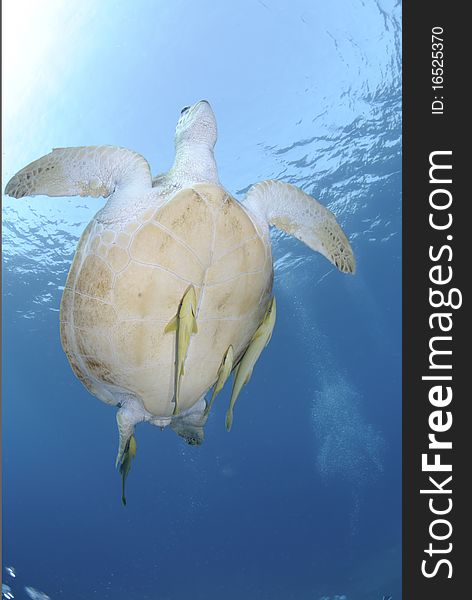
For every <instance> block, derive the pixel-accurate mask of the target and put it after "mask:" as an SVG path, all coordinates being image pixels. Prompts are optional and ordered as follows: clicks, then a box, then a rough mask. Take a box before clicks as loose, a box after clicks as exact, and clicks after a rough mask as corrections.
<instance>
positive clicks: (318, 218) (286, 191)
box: [244, 180, 356, 273]
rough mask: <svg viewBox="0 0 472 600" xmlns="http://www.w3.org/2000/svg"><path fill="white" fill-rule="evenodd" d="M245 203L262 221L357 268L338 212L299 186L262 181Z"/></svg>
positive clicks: (348, 269)
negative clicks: (339, 221)
mask: <svg viewBox="0 0 472 600" xmlns="http://www.w3.org/2000/svg"><path fill="white" fill-rule="evenodd" d="M244 206H245V207H246V208H248V209H249V210H250V211H252V212H253V213H254V214H255V215H256V216H259V217H260V218H261V220H262V221H265V222H267V223H268V224H269V225H273V226H274V227H277V229H281V230H282V231H285V233H288V234H290V235H293V236H295V237H296V238H298V239H299V240H300V241H302V242H303V243H304V244H306V245H307V246H308V247H309V248H311V249H312V250H315V251H316V252H320V254H323V256H325V257H326V258H327V259H328V260H329V261H330V262H331V263H333V265H335V266H336V267H337V268H338V269H339V270H340V271H342V272H343V273H354V272H355V270H356V261H355V258H354V254H353V252H352V248H351V246H350V244H349V240H348V239H347V237H346V235H345V234H344V231H343V230H342V229H341V226H340V225H339V223H338V222H337V221H336V217H335V216H334V214H333V213H332V212H331V211H330V210H329V209H328V208H326V207H325V206H323V205H322V204H320V203H319V202H318V201H317V200H315V199H314V198H312V197H311V196H309V195H308V194H305V192H303V191H302V190H300V189H299V188H297V187H296V186H294V185H291V184H289V183H283V182H282V181H275V180H267V181H261V182H260V183H256V184H255V185H253V186H252V188H251V189H250V190H249V192H248V193H247V196H246V199H245V201H244Z"/></svg>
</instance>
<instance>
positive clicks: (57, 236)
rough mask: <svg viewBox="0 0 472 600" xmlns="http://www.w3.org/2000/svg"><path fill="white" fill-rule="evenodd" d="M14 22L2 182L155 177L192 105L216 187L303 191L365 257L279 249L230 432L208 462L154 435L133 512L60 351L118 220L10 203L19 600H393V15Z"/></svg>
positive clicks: (394, 6)
mask: <svg viewBox="0 0 472 600" xmlns="http://www.w3.org/2000/svg"><path fill="white" fill-rule="evenodd" d="M4 21H5V23H6V25H5V39H4V81H3V83H4V86H3V87H4V119H3V127H4V140H3V142H4V149H3V158H4V166H3V181H4V184H5V183H6V181H8V179H9V178H10V177H11V176H12V175H13V174H14V173H15V172H16V171H17V170H18V169H20V168H22V167H23V166H25V165H26V164H27V163H29V162H30V161H32V160H34V159H35V158H38V157H39V156H42V155H43V154H46V153H48V152H49V151H50V150H51V148H53V147H61V146H79V145H93V144H102V143H105V144H115V145H120V146H125V147H128V148H131V149H133V150H136V151H137V152H139V153H141V154H143V155H144V156H145V157H146V158H147V159H148V160H149V162H150V164H151V166H152V169H153V173H154V174H157V173H159V172H164V171H166V170H167V169H168V168H169V166H170V165H171V163H172V158H173V132H174V128H175V123H176V120H177V118H178V115H179V112H180V109H181V108H182V107H183V106H185V105H189V104H191V103H193V102H195V101H197V100H199V99H200V98H207V99H208V100H210V102H211V104H212V106H213V109H214V111H215V114H216V117H217V120H218V127H219V141H218V143H217V146H216V158H217V161H218V165H219V174H220V179H221V181H222V183H223V185H224V186H225V187H226V188H227V189H228V190H229V191H231V192H232V193H233V194H234V195H235V197H237V198H238V199H242V198H243V196H244V193H245V191H246V190H247V189H248V187H249V186H250V185H251V184H252V183H254V182H257V181H259V180H261V179H266V178H279V179H282V180H284V181H287V182H291V183H294V184H296V185H298V186H300V187H302V188H303V189H304V190H305V191H306V192H307V193H310V194H312V195H313V196H314V197H316V198H317V199H319V200H320V201H321V202H322V203H324V204H326V205H327V206H329V208H330V209H331V210H333V211H334V212H335V213H336V215H337V217H338V219H339V221H340V223H341V224H342V226H343V228H344V229H345V231H346V233H347V234H348V236H349V237H350V240H351V242H352V246H353V249H354V252H355V254H356V258H357V273H356V275H355V276H354V277H352V276H348V275H343V274H342V273H339V272H338V271H336V270H335V269H334V268H333V267H332V266H331V265H330V264H329V263H328V262H327V261H326V260H325V259H324V258H323V257H321V256H320V255H317V254H316V255H315V254H313V253H312V252H310V251H309V250H308V249H307V248H306V247H305V246H303V245H302V244H301V243H300V242H298V241H297V240H295V239H293V238H290V237H288V236H286V235H284V234H281V233H279V232H276V231H274V232H273V235H272V240H273V255H274V263H275V284H274V292H275V295H276V297H277V313H278V320H277V324H276V329H275V331H274V335H273V338H272V341H271V343H270V345H269V346H268V348H267V349H266V350H265V351H264V353H263V354H262V356H261V359H260V361H259V362H258V364H257V366H256V369H255V371H254V374H253V377H252V379H251V381H250V383H249V384H248V385H247V386H246V387H245V388H244V390H243V392H242V394H241V397H240V399H239V400H238V404H237V407H236V412H235V422H234V425H233V429H232V431H231V433H229V434H228V433H227V432H226V430H225V427H224V415H225V411H226V407H227V403H228V400H229V390H228V389H225V390H224V391H223V392H222V393H221V395H220V396H219V397H218V398H217V401H216V403H215V406H214V409H213V410H212V413H211V415H210V419H209V422H208V424H207V426H206V440H205V443H204V444H203V445H202V446H201V447H191V446H187V445H186V444H185V443H184V441H183V440H181V439H180V438H178V437H177V436H176V435H175V433H174V432H172V431H170V430H169V431H168V430H165V431H163V432H161V431H159V430H158V429H157V428H155V427H151V426H149V425H141V426H139V427H138V428H137V443H138V454H137V458H136V460H135V462H134V465H133V468H132V471H131V474H130V476H129V479H128V485H127V492H128V493H127V496H128V505H127V507H126V508H124V507H123V506H122V505H121V502H120V497H121V493H120V479H119V476H118V474H117V472H116V471H115V470H114V460H115V453H116V448H117V432H116V424H115V411H114V410H113V409H112V408H111V407H110V406H107V405H105V404H102V403H101V402H99V401H98V400H97V399H95V398H94V397H92V396H91V395H90V394H88V392H87V391H86V390H85V388H83V387H82V385H81V384H80V382H79V381H78V380H77V379H76V378H75V376H74V375H73V373H72V371H71V369H70V367H69V364H68V362H67V359H66V357H65V355H64V354H63V352H62V349H61V346H60V341H59V312H58V311H59V303H60V297H61V293H62V288H63V286H64V283H65V279H66V275H67V271H68V268H69V265H70V262H71V260H72V257H73V253H74V249H75V245H76V243H77V240H78V237H79V235H80V233H81V232H82V230H83V229H84V227H85V225H86V223H87V222H88V221H89V220H90V218H91V217H92V216H93V214H94V213H95V212H96V211H97V210H98V209H99V208H100V207H101V206H102V205H103V200H102V199H91V198H46V197H39V196H38V197H35V198H26V199H22V200H13V199H11V198H7V197H3V406H2V411H3V431H2V434H3V490H4V504H3V509H4V510H3V550H4V567H5V568H4V570H3V581H4V584H5V585H6V586H9V589H10V591H8V588H7V587H5V588H4V592H3V594H4V597H5V598H8V597H13V596H14V598H16V599H25V598H33V599H36V600H38V599H42V600H47V598H50V599H51V600H57V599H60V598H63V599H65V600H90V599H92V598H97V599H99V600H107V599H113V600H124V599H129V600H148V599H149V600H151V599H152V600H154V599H159V600H181V599H183V598H193V599H195V600H213V599H216V598H218V599H221V598H225V599H227V600H236V599H238V600H240V599H241V598H247V599H251V600H269V599H270V600H320V599H323V600H328V599H329V600H334V599H337V600H382V596H383V595H387V596H388V595H390V594H391V595H392V596H393V600H398V599H399V598H400V597H401V586H400V580H401V360H400V359H401V200H400V199H401V174H400V169H401V46H400V44H401V24H400V23H401V8H400V5H399V4H398V3H397V2H395V1H394V0H332V1H330V2H321V0H292V1H291V2H285V1H284V0H241V1H238V2H237V3H236V2H235V3H229V2H220V3H216V2H210V1H209V0H201V1H200V2H189V1H188V2H183V1H173V2H163V1H155V0H154V1H152V0H141V1H139V2H135V3H127V2H112V1H111V0H104V1H102V2H100V3H98V2H94V1H93V0H84V1H81V2H69V3H64V2H60V1H59V0H47V1H45V2H42V3H36V2H29V1H26V0H23V1H19V0H7V1H6V2H5V3H4ZM20 31H21V38H18V35H17V34H18V32H20ZM3 187H4V185H3Z"/></svg>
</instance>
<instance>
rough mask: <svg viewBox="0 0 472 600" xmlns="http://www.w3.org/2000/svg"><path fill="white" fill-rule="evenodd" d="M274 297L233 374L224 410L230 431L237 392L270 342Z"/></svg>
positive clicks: (273, 321)
mask: <svg viewBox="0 0 472 600" xmlns="http://www.w3.org/2000/svg"><path fill="white" fill-rule="evenodd" d="M275 314H276V306H275V297H272V300H271V301H270V303H269V306H268V308H267V311H266V314H265V315H264V318H263V319H262V323H261V324H260V325H259V327H258V328H257V329H256V331H255V333H254V335H253V336H252V338H251V341H250V342H249V346H248V347H247V350H246V352H245V353H244V355H243V357H242V359H241V362H240V363H239V365H238V366H237V367H236V370H235V375H234V383H233V390H232V392H231V400H230V403H229V408H228V411H227V412H226V429H227V430H228V431H230V429H231V425H232V424H233V409H234V405H235V403H236V400H237V399H238V396H239V393H240V392H241V390H242V388H243V386H244V385H246V383H247V382H248V381H249V379H250V378H251V375H252V370H253V368H254V365H255V364H256V362H257V360H258V359H259V356H260V355H261V353H262V351H263V350H264V348H265V347H266V346H267V344H268V343H269V342H270V338H271V336H272V331H273V329H274V325H275Z"/></svg>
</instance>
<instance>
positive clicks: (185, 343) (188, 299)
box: [164, 285, 198, 415]
mask: <svg viewBox="0 0 472 600" xmlns="http://www.w3.org/2000/svg"><path fill="white" fill-rule="evenodd" d="M196 311H197V296H196V294H195V288H194V287H193V285H190V286H189V287H188V288H187V290H186V292H185V294H184V295H183V298H182V301H181V303H180V306H179V310H178V311H177V314H176V316H175V317H174V318H173V319H172V320H171V321H170V323H169V324H168V325H167V326H166V328H165V330H164V332H165V333H168V332H169V331H176V336H175V340H176V341H175V383H174V402H175V406H174V413H173V414H174V415H176V414H178V413H179V396H180V382H181V378H182V375H183V374H184V363H185V357H186V356H187V350H188V347H189V344H190V337H191V335H192V333H197V332H198V328H197V319H196V317H195V315H196Z"/></svg>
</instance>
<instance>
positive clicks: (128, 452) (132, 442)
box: [120, 435, 136, 506]
mask: <svg viewBox="0 0 472 600" xmlns="http://www.w3.org/2000/svg"><path fill="white" fill-rule="evenodd" d="M135 456H136V438H135V437H134V435H132V436H131V437H130V438H129V440H128V442H127V443H126V446H125V449H124V451H123V454H122V458H121V462H120V475H121V501H122V502H123V506H126V496H125V481H126V478H127V477H128V473H129V471H130V469H131V461H132V460H133V458H134V457H135Z"/></svg>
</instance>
